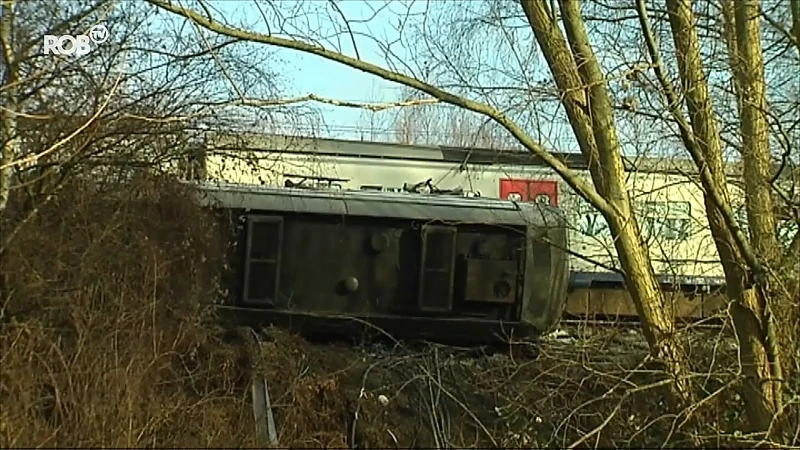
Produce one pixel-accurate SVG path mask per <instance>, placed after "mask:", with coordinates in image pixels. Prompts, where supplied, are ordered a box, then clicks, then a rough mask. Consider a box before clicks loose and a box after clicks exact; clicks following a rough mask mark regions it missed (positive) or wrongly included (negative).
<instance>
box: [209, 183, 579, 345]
mask: <svg viewBox="0 0 800 450" xmlns="http://www.w3.org/2000/svg"><path fill="white" fill-rule="evenodd" d="M198 187H199V189H200V191H201V197H202V198H203V201H204V202H205V203H206V204H207V205H208V206H211V207H212V208H214V209H215V210H217V211H218V212H219V213H221V214H220V217H222V218H223V219H224V221H225V223H227V224H228V225H229V226H230V227H229V228H228V230H229V234H228V236H229V238H230V242H231V243H232V245H231V246H230V248H231V250H230V255H229V257H230V261H229V270H228V274H227V280H226V284H227V288H228V292H229V298H228V300H227V304H225V305H224V306H222V307H221V310H222V312H223V315H224V316H226V317H228V318H230V319H233V320H235V321H236V322H237V323H239V324H241V325H247V326H254V327H261V326H268V325H270V324H272V325H277V326H283V327H290V328H292V329H294V330H296V331H299V332H302V333H315V332H320V333H330V332H347V333H352V332H354V331H356V330H364V329H373V330H383V331H385V332H388V333H390V334H391V335H392V336H395V337H398V338H412V339H415V338H416V339H429V340H437V341H456V342H460V343H466V342H472V343H486V342H490V341H495V342H498V341H500V342H502V341H505V340H507V339H509V338H512V337H513V338H535V337H536V336H538V335H540V334H541V333H543V332H546V331H547V330H549V329H551V328H552V327H553V326H554V325H555V324H556V323H557V322H558V321H559V319H560V317H561V315H562V313H563V310H564V307H565V304H566V298H567V285H568V279H569V259H568V253H567V251H566V249H567V248H568V242H567V229H566V223H565V219H564V216H563V214H562V213H561V211H560V210H559V209H558V208H555V207H550V206H546V205H538V204H530V203H515V202H511V201H501V200H484V199H476V198H462V197H454V196H442V195H420V194H408V193H406V194H400V193H383V192H363V191H324V190H309V189H276V188H265V187H261V186H246V185H245V186H243V185H219V184H205V185H199V186H198Z"/></svg>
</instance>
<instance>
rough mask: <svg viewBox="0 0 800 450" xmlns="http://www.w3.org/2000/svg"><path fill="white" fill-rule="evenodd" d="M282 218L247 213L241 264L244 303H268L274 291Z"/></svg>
mask: <svg viewBox="0 0 800 450" xmlns="http://www.w3.org/2000/svg"><path fill="white" fill-rule="evenodd" d="M282 247H283V218H281V217H276V216H249V217H248V218H247V247H246V252H247V253H246V261H245V267H244V293H243V294H244V295H243V301H244V302H245V303H257V304H270V303H273V302H274V301H275V297H276V296H277V293H278V274H279V273H280V264H281V248H282Z"/></svg>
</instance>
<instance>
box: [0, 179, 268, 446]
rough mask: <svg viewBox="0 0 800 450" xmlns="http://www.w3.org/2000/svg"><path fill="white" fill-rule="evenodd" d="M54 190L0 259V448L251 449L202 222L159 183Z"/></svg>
mask: <svg viewBox="0 0 800 450" xmlns="http://www.w3.org/2000/svg"><path fill="white" fill-rule="evenodd" d="M63 192H64V193H63V194H62V195H60V196H59V197H58V198H56V199H54V200H53V201H52V202H51V203H49V204H48V205H46V206H45V207H44V208H43V209H42V210H41V211H40V213H39V214H38V215H37V216H36V217H35V218H34V219H33V220H31V221H30V222H29V223H28V224H27V225H26V226H25V227H24V228H22V229H21V230H20V232H19V233H18V234H17V235H16V236H15V238H14V240H13V241H12V242H11V244H10V245H9V247H8V248H7V249H6V251H5V253H4V254H3V255H2V259H3V264H2V276H3V302H4V303H3V305H2V308H3V309H2V313H3V315H2V317H3V320H2V329H1V330H0V344H1V345H2V347H0V348H2V350H1V351H2V353H0V367H1V368H2V369H0V398H2V399H3V404H4V407H3V408H0V445H2V446H3V447H20V446H24V447H30V446H45V447H90V446H101V445H102V446H105V447H119V448H122V447H138V446H154V447H155V446H157V447H190V446H195V447H196V446H203V447H205V446H241V445H248V444H250V443H251V440H252V435H253V432H252V430H253V421H252V420H253V419H252V417H253V416H252V414H253V413H252V409H250V407H249V406H248V405H247V403H246V402H245V401H243V400H245V399H246V397H245V394H246V393H247V391H245V390H244V389H243V387H246V384H244V383H243V379H242V375H241V374H240V373H239V372H240V370H239V367H238V366H237V361H236V358H237V355H236V353H237V352H236V351H235V349H233V348H230V347H228V346H227V345H226V344H225V343H223V342H221V340H220V339H219V336H220V334H219V330H217V329H216V328H215V326H214V321H213V316H212V315H211V313H210V309H209V300H210V299H214V298H216V296H217V291H216V286H218V284H217V281H216V279H217V276H216V274H215V273H214V272H213V270H210V268H213V267H215V264H213V260H214V259H215V258H216V257H217V255H218V254H219V253H218V250H219V249H218V248H216V247H215V245H214V244H215V243H218V242H219V240H218V239H216V238H215V228H214V226H213V225H212V224H211V223H210V222H209V220H208V219H207V218H206V216H205V214H204V213H203V212H202V210H200V209H199V208H197V207H196V206H194V205H193V204H192V203H191V202H187V201H186V195H185V194H186V193H185V192H184V191H183V190H182V189H181V188H180V186H178V185H177V184H175V183H171V182H169V181H167V180H163V179H159V178H153V177H143V178H140V179H138V180H137V181H136V182H134V183H133V185H128V186H126V187H125V188H118V189H113V188H111V189H109V187H107V186H106V187H104V188H102V189H101V188H99V187H98V186H96V185H94V184H93V183H88V182H85V183H81V182H77V181H76V182H74V183H73V184H72V185H71V186H68V187H67V188H66V189H65V190H64V191H63ZM17 200H20V199H19V198H17ZM14 211H16V212H18V213H20V214H22V212H23V211H24V208H22V205H21V204H19V203H18V204H17V205H16V208H15V209H14ZM17 219H18V218H15V217H10V218H9V219H8V221H7V222H5V223H4V224H3V225H4V226H5V227H4V229H10V226H11V225H13V224H14V223H15V221H16V222H18V220H17Z"/></svg>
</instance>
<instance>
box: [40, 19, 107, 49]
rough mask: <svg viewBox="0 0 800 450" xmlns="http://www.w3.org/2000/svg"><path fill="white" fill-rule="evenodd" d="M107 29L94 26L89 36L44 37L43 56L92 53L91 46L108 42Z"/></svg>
mask: <svg viewBox="0 0 800 450" xmlns="http://www.w3.org/2000/svg"><path fill="white" fill-rule="evenodd" d="M108 37H109V36H108V28H106V27H105V25H95V26H93V27H92V29H91V30H89V34H88V35H87V34H79V35H76V36H72V35H69V34H65V35H62V36H53V35H52V34H45V35H44V54H45V55H66V56H72V55H77V56H83V55H86V54H88V53H89V52H91V51H92V44H94V45H98V44H102V43H103V42H105V41H107V40H108Z"/></svg>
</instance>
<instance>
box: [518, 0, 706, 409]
mask: <svg viewBox="0 0 800 450" xmlns="http://www.w3.org/2000/svg"><path fill="white" fill-rule="evenodd" d="M522 5H523V10H524V11H525V14H526V16H527V18H528V21H529V23H530V25H531V27H532V29H533V32H534V35H535V37H536V40H537V42H538V43H539V46H540V48H541V49H542V52H543V54H544V56H545V59H546V60H547V63H548V65H549V67H550V70H551V72H552V74H553V77H554V78H555V80H556V84H557V86H558V88H559V91H560V93H561V95H562V99H563V100H562V103H563V104H564V107H565V109H566V111H567V115H568V117H569V120H570V124H571V126H572V129H573V131H574V133H575V136H576V138H577V140H578V142H579V144H580V147H581V151H582V153H583V154H584V156H586V158H587V160H588V161H589V170H590V173H591V176H592V180H593V181H594V185H595V187H596V188H597V190H598V192H600V194H601V195H603V197H605V198H606V200H607V201H608V203H609V204H610V205H611V209H610V210H609V211H603V216H604V217H605V219H606V221H607V222H608V225H609V228H610V229H611V232H612V235H613V236H614V245H615V248H616V250H617V254H618V255H619V261H620V266H621V268H622V270H623V273H624V278H625V282H626V284H627V288H628V290H629V292H630V294H631V297H632V300H633V303H634V305H635V306H636V309H637V312H638V313H639V316H640V318H641V321H642V328H643V331H644V334H645V336H646V338H647V341H648V344H649V346H650V349H651V351H652V353H653V355H654V356H656V357H657V358H659V359H660V360H661V361H663V363H664V364H665V366H666V368H667V370H668V372H669V373H670V375H671V376H672V377H673V378H674V383H673V391H674V393H675V397H676V399H677V400H678V404H679V405H680V406H682V407H685V406H688V405H690V404H692V403H693V402H694V392H693V389H692V387H691V383H690V379H689V372H690V366H689V364H688V359H687V356H686V353H685V351H684V348H683V346H682V345H681V344H680V342H679V341H678V339H677V337H676V336H675V324H674V317H673V310H672V307H671V305H668V304H667V301H666V299H665V297H664V294H663V292H662V291H661V289H660V286H659V284H658V282H657V279H656V275H655V271H654V270H653V266H652V263H651V261H650V255H649V251H648V247H647V245H646V244H645V242H644V241H643V240H642V238H641V233H640V232H639V227H638V225H637V223H636V218H635V216H634V214H633V211H632V207H631V200H630V197H629V195H628V187H627V183H626V176H625V171H624V167H623V165H622V156H621V148H620V145H619V140H618V138H617V134H616V125H615V121H614V110H613V108H612V105H611V101H610V97H609V94H608V91H607V86H606V81H605V77H604V76H603V73H602V71H601V68H600V65H599V63H598V62H597V59H596V57H595V55H594V53H593V51H592V48H591V44H590V43H589V38H588V35H587V33H586V29H585V26H584V22H583V18H582V17H581V15H580V5H579V3H578V1H577V0H564V1H562V2H561V12H562V15H563V23H564V29H565V30H566V34H567V39H566V40H565V38H564V36H563V35H562V33H561V31H560V29H559V27H558V24H557V23H556V22H555V20H554V19H553V17H554V16H553V14H552V13H551V11H549V8H548V6H547V3H546V2H545V1H543V0H527V1H523V2H522ZM567 41H568V43H569V47H568V44H567ZM570 47H571V49H570Z"/></svg>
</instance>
